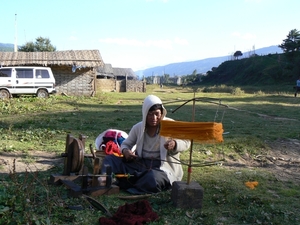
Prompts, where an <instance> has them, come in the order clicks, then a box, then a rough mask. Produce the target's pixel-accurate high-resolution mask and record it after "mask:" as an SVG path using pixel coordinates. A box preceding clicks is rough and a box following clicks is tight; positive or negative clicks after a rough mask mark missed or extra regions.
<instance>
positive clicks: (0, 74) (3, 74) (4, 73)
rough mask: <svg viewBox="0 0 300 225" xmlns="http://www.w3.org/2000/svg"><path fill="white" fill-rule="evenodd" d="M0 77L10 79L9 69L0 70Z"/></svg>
mask: <svg viewBox="0 0 300 225" xmlns="http://www.w3.org/2000/svg"><path fill="white" fill-rule="evenodd" d="M0 77H11V69H1V70H0Z"/></svg>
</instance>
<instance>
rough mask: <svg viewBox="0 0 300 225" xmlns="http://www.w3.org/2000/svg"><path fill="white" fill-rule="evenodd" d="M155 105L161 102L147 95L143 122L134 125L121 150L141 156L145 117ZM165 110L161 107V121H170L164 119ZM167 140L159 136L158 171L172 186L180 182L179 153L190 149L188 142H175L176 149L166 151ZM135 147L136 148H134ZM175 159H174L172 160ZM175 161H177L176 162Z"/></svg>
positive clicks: (143, 108)
mask: <svg viewBox="0 0 300 225" xmlns="http://www.w3.org/2000/svg"><path fill="white" fill-rule="evenodd" d="M155 104H162V101H161V100H160V99H159V98H158V97H157V96H155V95H148V96H147V97H146V98H145V100H144V103H143V107H142V114H143V120H142V121H141V122H139V123H137V124H135V125H134V126H133V127H132V129H131V130H130V132H129V134H128V137H127V139H126V140H124V141H123V143H122V145H121V149H124V148H127V149H133V147H135V149H136V154H137V155H138V156H140V157H141V156H142V149H143V142H144V134H145V127H146V117H147V114H148V111H149V109H150V108H151V107H152V106H153V105H155ZM166 115H167V110H166V109H165V108H164V107H163V113H162V117H161V120H172V119H170V118H167V117H166ZM167 140H168V137H163V136H161V138H160V159H161V166H160V169H161V170H163V171H165V172H166V174H167V176H168V178H169V180H170V183H171V184H172V183H173V182H174V181H180V180H181V179H182V176H183V170H182V166H181V165H180V164H178V160H179V156H180V152H182V151H185V150H187V149H188V148H189V147H190V144H191V143H190V141H189V140H180V139H174V140H176V149H174V150H173V151H169V152H168V151H167V150H166V149H165V147H164V144H165V142H166V141H167ZM135 145H136V146H135ZM174 158H175V159H174ZM176 159H177V160H176Z"/></svg>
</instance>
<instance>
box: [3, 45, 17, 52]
mask: <svg viewBox="0 0 300 225" xmlns="http://www.w3.org/2000/svg"><path fill="white" fill-rule="evenodd" d="M13 51H14V45H13V44H3V43H0V52H13Z"/></svg>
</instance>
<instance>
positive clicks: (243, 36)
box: [231, 32, 256, 40]
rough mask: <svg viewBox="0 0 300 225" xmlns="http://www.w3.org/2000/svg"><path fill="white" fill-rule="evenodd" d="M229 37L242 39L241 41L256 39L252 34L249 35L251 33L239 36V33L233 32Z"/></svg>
mask: <svg viewBox="0 0 300 225" xmlns="http://www.w3.org/2000/svg"><path fill="white" fill-rule="evenodd" d="M231 35H232V36H234V37H237V38H240V39H243V40H254V39H256V36H255V35H254V34H251V33H244V34H241V33H240V32H233V33H232V34H231Z"/></svg>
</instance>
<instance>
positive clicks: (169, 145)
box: [164, 139, 176, 151]
mask: <svg viewBox="0 0 300 225" xmlns="http://www.w3.org/2000/svg"><path fill="white" fill-rule="evenodd" d="M164 147H165V149H167V150H168V151H174V150H175V149H176V141H175V140H174V139H168V140H167V141H166V143H165V144H164Z"/></svg>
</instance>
